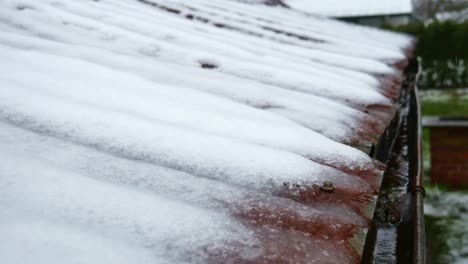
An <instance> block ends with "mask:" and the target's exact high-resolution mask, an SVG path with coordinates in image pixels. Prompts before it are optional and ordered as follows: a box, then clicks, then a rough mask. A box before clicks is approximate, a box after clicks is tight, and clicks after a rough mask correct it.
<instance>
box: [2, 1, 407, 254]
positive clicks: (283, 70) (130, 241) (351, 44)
mask: <svg viewBox="0 0 468 264" xmlns="http://www.w3.org/2000/svg"><path fill="white" fill-rule="evenodd" d="M0 30H1V31H2V34H0V58H1V59H0V71H1V72H2V73H3V74H2V75H0V145H1V147H0V157H1V159H2V165H1V166H0V193H1V195H0V197H1V198H0V209H1V210H0V211H1V214H2V217H0V219H1V220H0V230H1V233H2V234H3V239H4V240H6V241H8V244H2V245H0V256H1V257H0V258H2V262H5V263H9V262H10V261H13V260H18V259H20V260H21V261H20V262H21V263H64V262H73V261H76V262H79V263H358V262H359V260H360V256H361V254H362V248H363V243H364V239H365V235H366V230H367V228H368V226H369V223H370V221H371V217H372V215H373V210H374V206H375V199H376V194H377V193H378V191H379V187H380V182H381V175H382V169H383V168H382V165H381V164H377V162H375V161H373V160H372V159H371V158H370V157H369V156H368V155H367V154H366V153H364V152H362V151H361V150H359V149H363V148H366V147H367V146H369V145H371V144H372V143H375V142H376V140H377V138H378V137H379V135H381V134H382V133H383V131H384V130H385V128H386V127H387V125H388V123H389V122H390V120H391V119H392V117H393V113H394V109H395V107H396V106H395V98H396V96H397V94H398V90H399V87H400V85H401V82H402V80H403V78H404V77H403V75H402V69H403V68H404V67H405V65H406V64H407V61H408V56H409V54H410V53H411V49H412V40H411V39H410V38H408V37H406V36H403V35H397V34H393V33H389V32H383V31H378V30H375V29H370V28H364V27H358V26H353V25H348V24H344V23H341V22H337V21H333V20H328V19H324V18H320V17H314V16H310V15H304V14H302V13H296V12H295V11H293V10H290V9H287V8H284V7H271V6H265V5H259V4H252V3H250V4H249V3H244V2H242V1H233V0H231V1H229V0H219V1H212V0H191V1H164V0H139V1H137V0H99V1H67V0H44V1H33V0H8V1H2V2H0Z"/></svg>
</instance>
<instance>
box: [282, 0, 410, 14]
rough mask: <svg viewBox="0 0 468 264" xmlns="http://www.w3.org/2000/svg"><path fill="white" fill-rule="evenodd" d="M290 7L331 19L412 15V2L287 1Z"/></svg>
mask: <svg viewBox="0 0 468 264" xmlns="http://www.w3.org/2000/svg"><path fill="white" fill-rule="evenodd" d="M284 2H285V3H286V4H287V5H288V6H290V7H292V8H294V9H297V10H302V11H305V12H309V13H312V14H319V15H323V16H331V17H356V16H383V15H394V14H411V13H412V12H413V4H412V1H411V0H285V1H284Z"/></svg>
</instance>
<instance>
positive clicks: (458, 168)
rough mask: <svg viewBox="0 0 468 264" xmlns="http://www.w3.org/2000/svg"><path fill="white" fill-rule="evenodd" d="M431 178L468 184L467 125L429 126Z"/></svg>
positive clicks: (449, 183) (453, 183)
mask: <svg viewBox="0 0 468 264" xmlns="http://www.w3.org/2000/svg"><path fill="white" fill-rule="evenodd" d="M431 179H432V181H433V182H434V183H439V184H444V185H449V186H451V187H466V186H468V127H431Z"/></svg>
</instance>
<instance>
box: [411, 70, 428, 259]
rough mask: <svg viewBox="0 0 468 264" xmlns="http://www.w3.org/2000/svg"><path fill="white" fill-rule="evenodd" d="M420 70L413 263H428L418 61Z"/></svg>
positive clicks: (414, 131) (414, 104)
mask: <svg viewBox="0 0 468 264" xmlns="http://www.w3.org/2000/svg"><path fill="white" fill-rule="evenodd" d="M418 62H419V63H418V72H417V74H416V79H415V83H414V84H413V85H412V89H411V91H410V93H411V101H410V112H409V116H410V120H412V122H411V123H410V124H409V125H410V137H412V138H410V140H409V142H410V143H412V144H413V146H412V148H410V149H412V150H414V151H410V152H409V154H410V159H411V160H412V162H411V163H410V165H412V166H410V176H411V179H412V184H411V193H412V196H413V203H412V211H413V212H414V217H413V228H414V229H413V254H412V255H413V261H412V263H418V264H423V263H426V249H425V241H426V239H425V238H426V236H425V227H424V195H425V190H424V182H423V181H424V170H423V160H422V126H421V105H420V103H419V96H418V87H417V80H418V78H419V75H420V69H421V66H420V65H421V63H420V61H418Z"/></svg>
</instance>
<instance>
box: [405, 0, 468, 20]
mask: <svg viewBox="0 0 468 264" xmlns="http://www.w3.org/2000/svg"><path fill="white" fill-rule="evenodd" d="M414 7H415V13H416V16H418V17H419V18H420V19H422V20H423V21H433V20H438V19H447V18H450V19H453V20H457V21H463V20H465V19H468V0H414Z"/></svg>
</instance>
